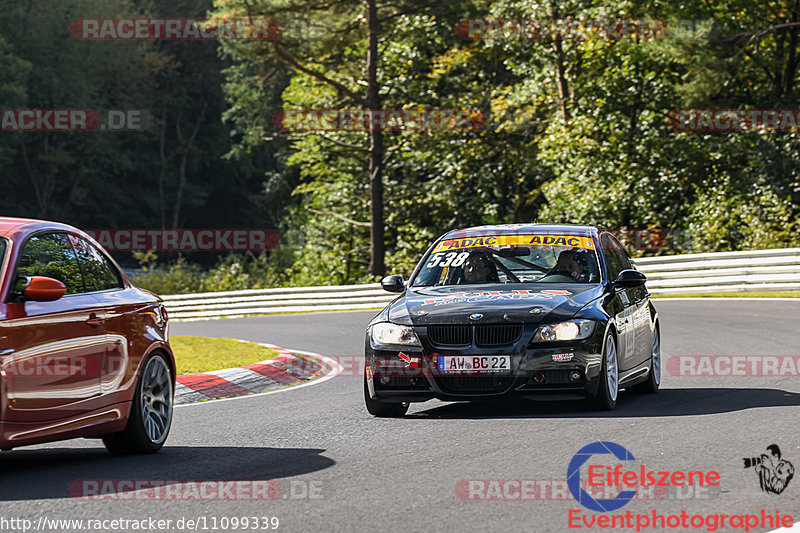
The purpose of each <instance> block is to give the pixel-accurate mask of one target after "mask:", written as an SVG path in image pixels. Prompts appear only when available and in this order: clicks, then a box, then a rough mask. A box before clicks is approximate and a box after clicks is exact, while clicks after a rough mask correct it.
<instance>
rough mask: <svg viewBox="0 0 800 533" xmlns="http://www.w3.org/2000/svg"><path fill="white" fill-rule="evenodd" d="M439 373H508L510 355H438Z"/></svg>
mask: <svg viewBox="0 0 800 533" xmlns="http://www.w3.org/2000/svg"><path fill="white" fill-rule="evenodd" d="M438 363H439V371H440V372H460V373H481V372H508V371H510V370H511V356H510V355H440V356H439V360H438Z"/></svg>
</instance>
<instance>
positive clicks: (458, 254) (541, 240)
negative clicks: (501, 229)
mask: <svg viewBox="0 0 800 533" xmlns="http://www.w3.org/2000/svg"><path fill="white" fill-rule="evenodd" d="M599 281H600V268H599V265H598V260H597V253H596V252H595V245H594V242H593V241H592V238H591V236H589V235H576V234H566V233H564V234H553V233H547V234H541V233H530V234H514V235H480V236H473V237H464V238H458V239H442V240H440V241H439V242H437V243H436V245H435V246H434V247H433V249H432V250H431V253H430V255H428V256H427V257H425V259H424V263H423V264H422V266H421V268H420V269H419V272H418V273H417V275H416V276H415V278H414V279H413V280H412V281H411V285H412V286H415V287H425V286H445V285H474V284H492V283H598V282H599Z"/></svg>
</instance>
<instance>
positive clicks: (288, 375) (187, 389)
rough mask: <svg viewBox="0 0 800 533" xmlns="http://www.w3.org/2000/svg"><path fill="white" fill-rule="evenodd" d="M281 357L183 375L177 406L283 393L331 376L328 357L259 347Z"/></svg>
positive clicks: (177, 396) (268, 345)
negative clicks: (270, 350) (304, 383)
mask: <svg viewBox="0 0 800 533" xmlns="http://www.w3.org/2000/svg"><path fill="white" fill-rule="evenodd" d="M259 344H261V345H262V346H266V347H267V348H271V349H273V350H275V351H277V352H279V353H280V355H278V356H277V357H275V358H274V359H268V360H266V361H261V362H260V363H253V364H251V365H246V366H240V367H236V368H226V369H224V370H216V371H214V372H205V373H202V374H183V375H180V376H178V377H177V379H176V381H177V383H176V384H175V401H174V403H175V405H181V404H187V403H194V402H202V401H206V400H216V399H220V398H235V397H237V396H247V395H251V394H260V393H263V392H266V391H270V390H275V389H282V388H286V387H290V386H292V385H296V384H298V383H302V382H305V381H309V380H312V379H315V378H318V377H320V376H323V375H326V374H328V373H330V372H331V371H332V370H337V369H333V368H331V365H330V363H329V362H328V360H327V359H328V358H327V357H314V356H313V355H312V354H300V353H296V352H290V351H288V350H284V349H283V348H280V347H278V346H275V345H273V344H264V343H259Z"/></svg>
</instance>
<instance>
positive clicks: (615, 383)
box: [590, 331, 619, 411]
mask: <svg viewBox="0 0 800 533" xmlns="http://www.w3.org/2000/svg"><path fill="white" fill-rule="evenodd" d="M618 396H619V361H618V359H617V341H616V339H615V338H614V335H613V334H612V333H611V332H610V331H609V332H608V333H606V338H605V339H604V340H603V365H602V367H601V369H600V386H599V387H598V390H597V395H596V396H594V397H593V398H591V399H590V404H591V406H592V407H593V408H594V409H597V410H600V411H612V410H613V409H614V408H615V407H616V406H617V397H618Z"/></svg>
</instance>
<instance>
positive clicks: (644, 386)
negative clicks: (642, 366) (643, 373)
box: [633, 323, 661, 394]
mask: <svg viewBox="0 0 800 533" xmlns="http://www.w3.org/2000/svg"><path fill="white" fill-rule="evenodd" d="M659 386H661V334H660V333H659V331H658V323H656V328H655V330H654V331H653V346H652V348H651V352H650V371H649V372H648V373H647V381H644V382H642V383H639V384H638V385H636V386H635V387H633V391H634V392H637V393H641V394H655V393H657V392H658V387H659Z"/></svg>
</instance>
